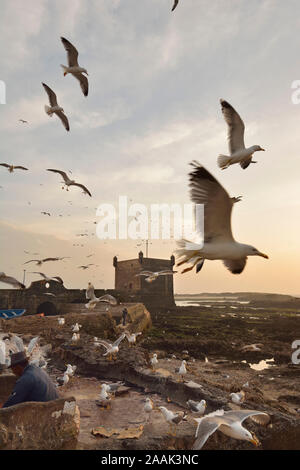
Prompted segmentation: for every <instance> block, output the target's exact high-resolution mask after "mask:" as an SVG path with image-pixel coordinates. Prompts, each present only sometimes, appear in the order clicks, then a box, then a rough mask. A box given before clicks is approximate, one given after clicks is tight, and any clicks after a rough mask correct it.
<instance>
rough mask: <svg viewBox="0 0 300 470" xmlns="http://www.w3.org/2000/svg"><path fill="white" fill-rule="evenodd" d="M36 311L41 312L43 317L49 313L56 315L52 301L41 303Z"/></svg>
mask: <svg viewBox="0 0 300 470" xmlns="http://www.w3.org/2000/svg"><path fill="white" fill-rule="evenodd" d="M36 313H43V314H44V315H45V317H46V316H49V315H58V312H57V308H56V306H55V305H54V304H53V303H52V302H43V303H41V304H40V305H39V306H38V308H37V310H36Z"/></svg>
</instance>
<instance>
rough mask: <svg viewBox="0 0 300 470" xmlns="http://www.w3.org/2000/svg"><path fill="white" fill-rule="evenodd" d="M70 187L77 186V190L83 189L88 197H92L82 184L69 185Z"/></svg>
mask: <svg viewBox="0 0 300 470" xmlns="http://www.w3.org/2000/svg"><path fill="white" fill-rule="evenodd" d="M70 186H78V187H79V188H81V189H83V191H84V192H85V193H87V194H88V195H89V196H90V197H92V195H91V193H90V192H89V190H88V189H87V188H86V187H85V186H84V185H83V184H79V183H71V184H70Z"/></svg>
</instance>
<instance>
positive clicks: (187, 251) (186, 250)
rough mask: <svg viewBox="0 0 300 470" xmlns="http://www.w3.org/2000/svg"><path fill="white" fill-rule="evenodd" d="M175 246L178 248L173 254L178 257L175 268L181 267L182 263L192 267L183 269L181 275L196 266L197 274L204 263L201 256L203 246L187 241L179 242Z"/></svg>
mask: <svg viewBox="0 0 300 470" xmlns="http://www.w3.org/2000/svg"><path fill="white" fill-rule="evenodd" d="M177 244H178V246H179V247H180V248H179V249H178V250H176V251H175V253H176V254H177V255H178V257H179V260H178V263H177V266H181V265H182V264H184V263H189V264H191V265H192V266H190V267H188V268H185V269H184V270H183V271H182V273H181V274H183V273H186V272H188V271H191V270H192V269H193V268H194V266H196V264H197V269H196V272H199V271H200V269H201V268H202V266H203V263H204V259H203V257H202V255H201V250H202V248H203V245H202V244H199V243H195V242H191V241H188V240H179V241H178V242H177Z"/></svg>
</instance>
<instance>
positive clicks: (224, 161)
mask: <svg viewBox="0 0 300 470" xmlns="http://www.w3.org/2000/svg"><path fill="white" fill-rule="evenodd" d="M230 160H231V158H230V157H228V156H227V155H222V154H221V155H219V156H218V165H219V167H220V168H222V170H225V168H228V167H229V165H230V163H229V162H230Z"/></svg>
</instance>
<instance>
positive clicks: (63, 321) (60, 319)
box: [57, 317, 65, 325]
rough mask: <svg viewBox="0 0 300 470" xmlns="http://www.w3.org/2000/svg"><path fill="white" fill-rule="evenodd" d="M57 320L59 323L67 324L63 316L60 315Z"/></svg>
mask: <svg viewBox="0 0 300 470" xmlns="http://www.w3.org/2000/svg"><path fill="white" fill-rule="evenodd" d="M57 320H58V324H59V325H64V324H65V319H64V318H61V317H60V318H58V319H57Z"/></svg>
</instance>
